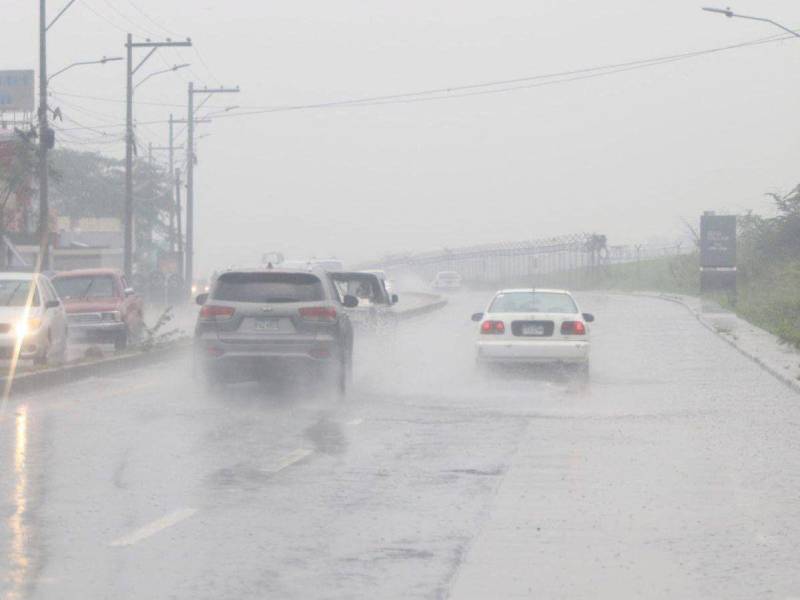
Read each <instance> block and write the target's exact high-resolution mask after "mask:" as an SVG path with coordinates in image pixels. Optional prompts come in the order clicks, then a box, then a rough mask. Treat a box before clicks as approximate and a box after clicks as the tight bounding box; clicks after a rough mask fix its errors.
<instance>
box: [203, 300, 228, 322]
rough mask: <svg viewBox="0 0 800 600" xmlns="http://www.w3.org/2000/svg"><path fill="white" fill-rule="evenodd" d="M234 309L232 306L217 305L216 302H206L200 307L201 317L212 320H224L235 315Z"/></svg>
mask: <svg viewBox="0 0 800 600" xmlns="http://www.w3.org/2000/svg"><path fill="white" fill-rule="evenodd" d="M234 312H235V311H234V309H233V307H231V306H215V305H214V304H204V305H203V306H202V307H201V308H200V318H201V319H204V320H207V321H210V320H218V321H223V320H225V319H230V318H231V317H232V316H233V313H234Z"/></svg>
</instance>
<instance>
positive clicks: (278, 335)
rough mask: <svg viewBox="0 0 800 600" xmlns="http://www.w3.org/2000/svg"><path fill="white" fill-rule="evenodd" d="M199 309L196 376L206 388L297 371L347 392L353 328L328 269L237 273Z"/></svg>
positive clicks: (347, 299)
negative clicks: (328, 381)
mask: <svg viewBox="0 0 800 600" xmlns="http://www.w3.org/2000/svg"><path fill="white" fill-rule="evenodd" d="M197 303H198V304H200V305H201V307H202V308H201V309H200V313H199V315H198V318H197V326H196V328H195V372H196V373H197V374H198V375H200V376H201V377H202V378H203V379H204V380H205V381H206V383H208V384H209V385H211V386H212V387H213V386H217V385H220V384H223V383H228V382H235V381H243V380H260V379H264V378H265V377H266V378H269V377H270V376H271V375H277V374H280V373H282V372H285V371H287V370H290V371H294V370H295V369H296V370H297V371H298V372H299V374H300V375H301V376H307V377H320V376H322V377H324V378H333V379H334V381H335V385H336V387H337V389H338V390H339V392H341V393H344V392H345V390H346V388H347V385H348V381H349V378H350V372H351V368H352V360H353V328H352V325H351V323H350V318H349V317H348V315H347V313H346V312H345V310H344V308H345V307H350V308H352V307H355V306H357V305H358V300H357V299H356V298H355V297H354V296H350V295H345V296H344V297H343V298H342V299H341V301H340V300H339V297H338V294H337V291H336V289H335V288H334V285H333V283H332V281H331V280H330V279H329V278H328V276H327V274H326V273H325V272H324V271H320V270H316V271H311V272H309V271H305V270H299V271H298V270H283V269H270V268H258V269H237V270H231V271H227V272H223V273H221V274H220V275H219V276H218V277H217V279H216V281H215V283H214V286H213V287H212V288H211V291H210V292H209V293H208V294H200V295H199V296H198V297H197Z"/></svg>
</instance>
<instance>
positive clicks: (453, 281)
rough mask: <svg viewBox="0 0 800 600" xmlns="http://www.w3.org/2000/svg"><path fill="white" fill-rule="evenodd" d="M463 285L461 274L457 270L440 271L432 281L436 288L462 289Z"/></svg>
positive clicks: (433, 286) (432, 285)
mask: <svg viewBox="0 0 800 600" xmlns="http://www.w3.org/2000/svg"><path fill="white" fill-rule="evenodd" d="M462 285H463V281H462V279H461V275H460V274H458V273H457V272H456V271H439V272H438V273H437V274H436V277H434V278H433V281H432V282H431V287H432V288H433V289H435V290H460V289H461V286H462Z"/></svg>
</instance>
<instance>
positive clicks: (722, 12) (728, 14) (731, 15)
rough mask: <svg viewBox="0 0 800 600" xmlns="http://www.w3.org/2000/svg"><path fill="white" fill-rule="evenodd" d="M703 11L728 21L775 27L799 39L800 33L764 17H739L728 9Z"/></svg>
mask: <svg viewBox="0 0 800 600" xmlns="http://www.w3.org/2000/svg"><path fill="white" fill-rule="evenodd" d="M703 10H704V11H706V12H710V13H716V14H719V15H725V16H726V17H728V18H729V19H734V18H735V19H747V20H748V21H760V22H762V23H769V24H770V25H773V26H775V27H777V28H778V29H782V30H783V31H785V32H786V33H790V34H792V35H793V36H794V37H800V33H798V32H796V31H795V30H794V29H790V28H789V27H786V26H785V25H781V24H780V23H778V22H777V21H773V20H772V19H767V18H765V17H754V16H751V15H740V14H739V13H735V12H733V11H732V10H731V9H730V8H713V7H710V6H706V7H703Z"/></svg>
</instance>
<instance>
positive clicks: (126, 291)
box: [122, 287, 136, 296]
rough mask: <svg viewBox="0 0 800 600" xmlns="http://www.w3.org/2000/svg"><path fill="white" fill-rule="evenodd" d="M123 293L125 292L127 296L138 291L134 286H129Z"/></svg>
mask: <svg viewBox="0 0 800 600" xmlns="http://www.w3.org/2000/svg"><path fill="white" fill-rule="evenodd" d="M122 293H123V294H125V295H126V296H133V295H134V294H135V293H136V292H135V291H134V289H133V288H132V287H127V288H125V289H124V290H122Z"/></svg>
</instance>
